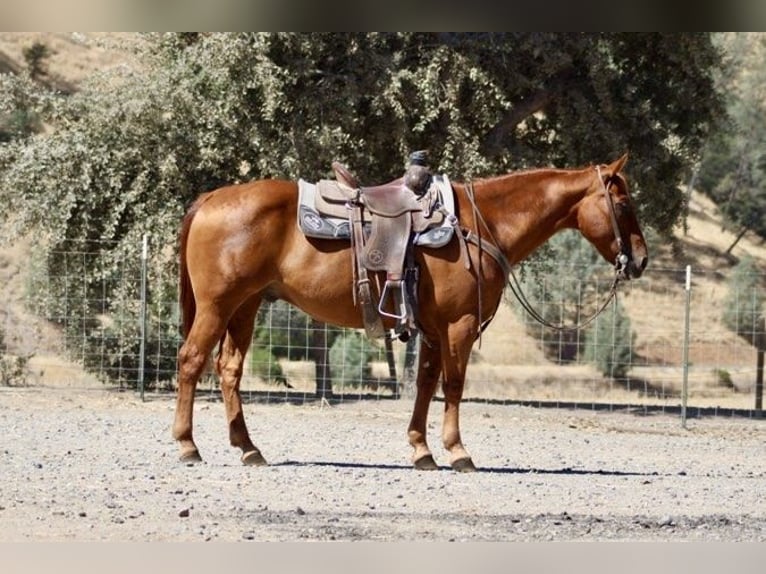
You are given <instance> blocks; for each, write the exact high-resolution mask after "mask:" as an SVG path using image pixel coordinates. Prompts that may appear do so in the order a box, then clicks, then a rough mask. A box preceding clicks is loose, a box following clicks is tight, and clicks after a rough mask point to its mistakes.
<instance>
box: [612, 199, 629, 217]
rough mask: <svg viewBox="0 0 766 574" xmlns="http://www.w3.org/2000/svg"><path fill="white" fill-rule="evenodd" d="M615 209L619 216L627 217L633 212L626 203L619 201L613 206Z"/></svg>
mask: <svg viewBox="0 0 766 574" xmlns="http://www.w3.org/2000/svg"><path fill="white" fill-rule="evenodd" d="M615 208H616V209H617V213H619V214H620V215H629V214H630V212H631V211H633V208H632V207H631V205H630V204H629V203H628V202H627V201H621V202H620V203H618V204H617V205H615Z"/></svg>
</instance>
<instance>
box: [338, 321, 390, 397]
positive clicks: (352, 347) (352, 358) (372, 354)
mask: <svg viewBox="0 0 766 574" xmlns="http://www.w3.org/2000/svg"><path fill="white" fill-rule="evenodd" d="M377 355H378V353H377V350H376V349H375V348H374V347H373V346H372V345H371V343H370V342H369V341H368V340H367V339H366V338H364V337H363V336H362V335H360V334H359V333H357V332H356V331H348V332H346V333H344V334H342V335H341V336H339V337H338V338H337V339H335V342H334V343H333V345H332V347H330V375H331V377H332V381H333V385H340V386H350V387H362V386H365V385H371V384H372V382H373V377H372V367H371V366H370V362H371V361H373V360H375V359H376V358H377Z"/></svg>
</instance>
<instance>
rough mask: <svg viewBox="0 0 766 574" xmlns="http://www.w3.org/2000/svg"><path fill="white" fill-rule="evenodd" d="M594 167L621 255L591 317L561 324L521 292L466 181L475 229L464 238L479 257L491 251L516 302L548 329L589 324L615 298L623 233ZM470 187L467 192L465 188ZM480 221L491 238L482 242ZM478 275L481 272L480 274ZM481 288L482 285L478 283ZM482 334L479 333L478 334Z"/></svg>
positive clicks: (573, 327) (510, 267) (579, 326)
mask: <svg viewBox="0 0 766 574" xmlns="http://www.w3.org/2000/svg"><path fill="white" fill-rule="evenodd" d="M596 171H597V172H598V175H599V181H601V182H602V185H603V186H604V192H605V194H606V195H607V197H608V198H609V200H608V203H609V204H610V207H611V210H610V214H611V219H612V226H613V227H614V232H615V236H616V237H617V243H618V247H619V248H620V255H619V256H618V258H617V259H618V262H617V265H616V267H615V275H614V280H613V281H612V286H611V287H610V288H609V294H608V295H607V297H606V299H605V300H604V302H603V303H602V304H601V306H600V307H599V308H598V309H597V310H596V312H595V313H593V314H592V315H591V316H590V317H588V318H586V319H585V320H584V321H582V322H578V323H576V324H574V325H564V324H563V323H552V322H550V321H548V320H547V319H545V317H543V316H542V315H541V314H540V313H539V312H538V311H537V310H536V309H535V308H534V307H533V306H532V304H531V303H530V302H529V300H528V299H527V297H526V295H524V291H523V289H522V288H521V283H520V282H519V279H518V278H517V277H516V274H515V273H514V271H513V267H512V266H511V264H510V262H509V261H508V259H507V258H506V256H505V254H504V253H503V252H502V251H501V250H500V249H499V248H498V247H497V245H498V242H497V240H496V239H495V237H494V236H493V234H492V230H491V229H490V228H489V226H488V225H487V222H486V221H485V220H484V217H483V216H482V214H481V211H480V210H479V207H478V205H477V204H476V201H475V196H474V189H473V182H471V181H470V180H469V183H468V185H466V195H467V196H468V201H469V202H470V203H471V209H472V211H473V214H474V220H475V221H476V223H477V225H476V228H477V233H475V234H474V233H473V232H472V231H471V230H468V231H467V232H466V240H467V241H470V242H471V243H473V244H475V245H477V246H478V247H479V260H480V261H481V250H482V248H484V250H485V251H487V253H489V254H490V256H491V257H492V258H493V259H494V260H495V261H496V262H497V263H498V265H500V267H501V269H502V270H503V272H504V273H505V276H506V281H507V284H508V286H510V288H511V292H512V293H513V294H514V296H515V297H516V299H517V300H518V302H519V303H520V304H521V306H522V308H523V309H524V310H525V311H526V312H527V313H529V315H530V316H531V317H532V318H533V319H534V320H535V321H537V322H538V323H540V324H541V325H543V326H545V327H548V328H550V329H553V330H555V331H578V330H580V329H584V328H585V327H587V326H588V325H590V324H591V323H592V322H593V321H595V320H596V318H597V317H598V316H599V315H600V314H601V313H603V312H604V310H605V309H606V308H607V306H608V305H609V303H610V302H611V301H612V300H614V301H615V302H616V301H617V286H618V284H619V282H620V275H619V273H620V269H621V267H620V265H621V264H623V261H622V259H621V257H624V256H625V254H624V252H623V242H622V235H621V233H620V228H619V226H618V225H617V216H616V214H615V212H614V204H613V203H612V202H611V199H612V198H611V195H610V194H609V190H608V189H607V187H606V185H605V184H604V183H603V182H604V180H603V179H602V178H601V170H600V169H599V168H598V166H597V167H596ZM469 188H470V192H469V191H468V190H469ZM479 223H481V226H482V227H484V229H485V230H486V231H487V233H488V234H489V238H490V239H491V240H492V242H491V243H490V242H482V240H481V235H480V233H478V230H479V225H478V224H479ZM480 277H481V276H480ZM479 286H481V281H479ZM479 288H481V287H479ZM479 305H480V307H479V313H481V300H480V302H479ZM479 320H481V314H479ZM480 336H481V335H480Z"/></svg>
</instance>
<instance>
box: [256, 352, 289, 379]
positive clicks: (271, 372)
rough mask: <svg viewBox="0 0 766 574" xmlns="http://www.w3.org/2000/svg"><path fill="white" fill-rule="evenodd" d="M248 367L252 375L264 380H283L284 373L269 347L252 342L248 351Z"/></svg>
mask: <svg viewBox="0 0 766 574" xmlns="http://www.w3.org/2000/svg"><path fill="white" fill-rule="evenodd" d="M249 357H250V368H251V370H252V372H253V374H254V375H256V376H258V377H260V378H261V379H263V380H264V381H266V382H269V383H271V382H284V381H285V374H284V372H283V371H282V366H281V365H280V364H279V361H278V360H277V358H276V357H275V356H274V355H273V354H272V353H271V351H269V349H267V348H265V347H263V346H261V345H257V344H254V345H253V346H252V348H251V349H250V352H249Z"/></svg>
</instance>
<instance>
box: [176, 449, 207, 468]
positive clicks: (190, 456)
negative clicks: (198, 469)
mask: <svg viewBox="0 0 766 574" xmlns="http://www.w3.org/2000/svg"><path fill="white" fill-rule="evenodd" d="M178 460H180V461H181V462H185V463H187V464H192V463H195V462H202V457H201V456H200V455H199V451H198V450H197V449H196V448H195V449H194V450H187V451H186V452H182V453H181V456H179V457H178Z"/></svg>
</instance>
